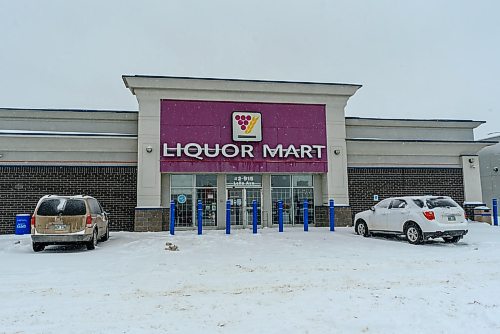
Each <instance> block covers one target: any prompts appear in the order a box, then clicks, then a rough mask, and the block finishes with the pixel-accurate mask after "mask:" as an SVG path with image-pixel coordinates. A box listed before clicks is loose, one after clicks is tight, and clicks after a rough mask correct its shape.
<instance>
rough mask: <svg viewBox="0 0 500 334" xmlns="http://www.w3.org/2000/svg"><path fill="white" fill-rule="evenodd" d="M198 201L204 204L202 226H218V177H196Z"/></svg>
mask: <svg viewBox="0 0 500 334" xmlns="http://www.w3.org/2000/svg"><path fill="white" fill-rule="evenodd" d="M196 200H197V201H199V200H201V204H202V216H201V217H202V225H203V226H217V175H215V174H208V175H196ZM197 203H198V202H196V204H195V205H198V204H197ZM196 212H197V211H196ZM196 214H197V213H195V216H196ZM195 225H196V226H198V220H197V219H196V223H195Z"/></svg>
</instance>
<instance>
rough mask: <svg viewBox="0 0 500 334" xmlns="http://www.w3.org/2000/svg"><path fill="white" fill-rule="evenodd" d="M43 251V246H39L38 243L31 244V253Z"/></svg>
mask: <svg viewBox="0 0 500 334" xmlns="http://www.w3.org/2000/svg"><path fill="white" fill-rule="evenodd" d="M44 249H45V245H44V244H41V243H39V242H33V251H34V252H41V251H43V250H44Z"/></svg>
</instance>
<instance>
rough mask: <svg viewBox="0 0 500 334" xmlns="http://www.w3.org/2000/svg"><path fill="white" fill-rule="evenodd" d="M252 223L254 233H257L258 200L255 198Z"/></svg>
mask: <svg viewBox="0 0 500 334" xmlns="http://www.w3.org/2000/svg"><path fill="white" fill-rule="evenodd" d="M252 225H253V234H256V233H257V201H256V200H253V202H252Z"/></svg>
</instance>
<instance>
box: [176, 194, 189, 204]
mask: <svg viewBox="0 0 500 334" xmlns="http://www.w3.org/2000/svg"><path fill="white" fill-rule="evenodd" d="M186 201H187V197H186V195H184V194H181V195H179V196H177V203H179V204H184V203H186Z"/></svg>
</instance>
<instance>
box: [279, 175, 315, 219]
mask: <svg viewBox="0 0 500 334" xmlns="http://www.w3.org/2000/svg"><path fill="white" fill-rule="evenodd" d="M271 198H272V202H273V224H278V201H283V223H284V224H303V223H304V200H305V199H307V201H308V205H307V207H308V210H309V211H308V220H309V222H310V223H311V224H312V223H314V188H313V176H312V175H310V174H299V175H293V176H291V175H271Z"/></svg>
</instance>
